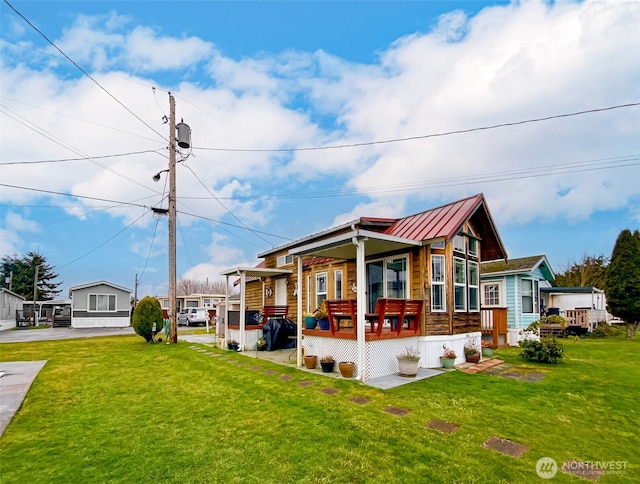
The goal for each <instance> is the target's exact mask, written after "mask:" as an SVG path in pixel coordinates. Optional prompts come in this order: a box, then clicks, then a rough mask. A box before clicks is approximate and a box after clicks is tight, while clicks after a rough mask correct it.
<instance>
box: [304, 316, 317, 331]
mask: <svg viewBox="0 0 640 484" xmlns="http://www.w3.org/2000/svg"><path fill="white" fill-rule="evenodd" d="M317 324H318V320H317V319H316V318H314V317H313V316H305V317H304V327H305V328H306V329H316V325H317Z"/></svg>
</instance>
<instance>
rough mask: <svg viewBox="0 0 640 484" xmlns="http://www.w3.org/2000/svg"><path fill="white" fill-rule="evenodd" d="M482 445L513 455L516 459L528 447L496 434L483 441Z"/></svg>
mask: <svg viewBox="0 0 640 484" xmlns="http://www.w3.org/2000/svg"><path fill="white" fill-rule="evenodd" d="M482 446H483V447H485V448H487V449H491V450H495V451H496V452H500V453H502V454H506V455H509V456H511V457H515V458H516V459H519V458H520V456H522V454H524V453H525V452H526V451H527V450H529V447H527V446H526V445H523V444H519V443H518V442H512V441H510V440H509V439H503V438H502V437H497V436H492V437H489V438H488V439H487V440H485V441H484V442H483V444H482Z"/></svg>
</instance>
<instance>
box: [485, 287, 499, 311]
mask: <svg viewBox="0 0 640 484" xmlns="http://www.w3.org/2000/svg"><path fill="white" fill-rule="evenodd" d="M482 305H483V306H501V304H500V283H499V282H487V283H484V284H483V285H482Z"/></svg>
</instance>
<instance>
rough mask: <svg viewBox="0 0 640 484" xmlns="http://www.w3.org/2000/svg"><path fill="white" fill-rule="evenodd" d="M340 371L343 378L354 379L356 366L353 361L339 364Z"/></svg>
mask: <svg viewBox="0 0 640 484" xmlns="http://www.w3.org/2000/svg"><path fill="white" fill-rule="evenodd" d="M338 369H339V370H340V374H341V375H342V378H353V373H354V372H355V369H356V364H355V363H354V362H353V361H341V362H340V363H338Z"/></svg>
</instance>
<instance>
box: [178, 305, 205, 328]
mask: <svg viewBox="0 0 640 484" xmlns="http://www.w3.org/2000/svg"><path fill="white" fill-rule="evenodd" d="M208 318H209V311H208V310H207V308H186V309H183V310H182V311H180V312H179V313H178V326H195V325H198V324H206V323H207V319H208Z"/></svg>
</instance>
